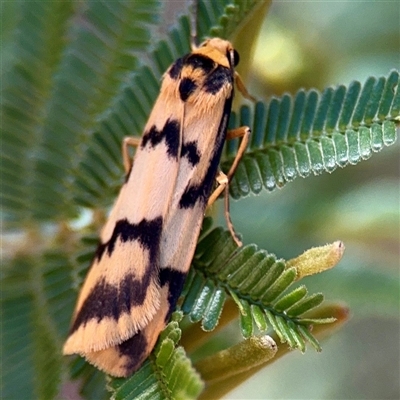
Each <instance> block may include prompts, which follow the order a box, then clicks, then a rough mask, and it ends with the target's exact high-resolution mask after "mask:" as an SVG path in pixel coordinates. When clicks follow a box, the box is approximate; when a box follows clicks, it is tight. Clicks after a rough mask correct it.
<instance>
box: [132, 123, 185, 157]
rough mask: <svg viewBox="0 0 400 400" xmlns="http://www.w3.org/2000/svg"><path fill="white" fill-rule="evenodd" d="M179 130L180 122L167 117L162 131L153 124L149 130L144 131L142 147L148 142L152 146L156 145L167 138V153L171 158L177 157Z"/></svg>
mask: <svg viewBox="0 0 400 400" xmlns="http://www.w3.org/2000/svg"><path fill="white" fill-rule="evenodd" d="M179 131H180V124H179V122H178V121H176V120H171V119H167V122H166V123H165V125H164V127H163V128H162V130H161V131H159V130H158V129H157V128H156V127H155V125H153V126H152V127H151V128H150V130H149V131H147V132H145V133H144V135H143V139H142V143H141V144H140V147H141V148H142V149H143V148H144V147H146V146H147V145H148V144H149V146H150V147H156V146H157V145H158V144H159V143H161V141H162V140H165V143H166V144H167V154H168V155H169V156H170V157H171V158H175V159H177V157H178V153H179Z"/></svg>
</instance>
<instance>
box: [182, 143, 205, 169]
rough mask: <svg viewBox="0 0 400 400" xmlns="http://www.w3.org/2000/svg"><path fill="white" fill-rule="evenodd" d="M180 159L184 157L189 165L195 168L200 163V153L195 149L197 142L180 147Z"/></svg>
mask: <svg viewBox="0 0 400 400" xmlns="http://www.w3.org/2000/svg"><path fill="white" fill-rule="evenodd" d="M181 157H186V158H187V159H188V161H189V162H190V164H192V166H193V167H195V166H196V165H197V164H198V163H199V161H200V152H199V149H198V148H197V142H195V141H192V142H187V143H184V144H183V146H182V151H181Z"/></svg>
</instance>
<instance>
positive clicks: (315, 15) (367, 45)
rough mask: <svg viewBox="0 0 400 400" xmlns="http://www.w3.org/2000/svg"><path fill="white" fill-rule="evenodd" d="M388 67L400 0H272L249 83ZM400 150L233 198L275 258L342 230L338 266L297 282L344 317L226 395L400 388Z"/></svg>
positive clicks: (377, 394) (278, 91)
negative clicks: (317, 342)
mask: <svg viewBox="0 0 400 400" xmlns="http://www.w3.org/2000/svg"><path fill="white" fill-rule="evenodd" d="M392 68H396V69H399V68H400V2H367V1H361V2H354V1H344V2H332V1H326V2H318V1H317V2H303V1H302V2H296V1H289V2H273V3H272V5H271V8H270V10H269V12H268V15H267V17H266V20H265V22H264V25H263V29H262V32H261V35H260V37H259V40H258V44H257V47H256V53H255V59H254V64H253V71H252V73H251V74H250V76H249V78H250V85H249V86H250V91H251V93H252V94H254V95H255V96H260V97H265V96H266V94H267V98H268V96H273V95H276V96H280V95H282V94H283V93H284V92H289V93H292V94H293V93H296V92H297V90H298V89H299V88H306V89H310V88H313V87H314V88H317V89H319V90H323V89H324V88H325V87H327V86H330V85H337V84H345V85H348V84H349V83H350V82H351V81H352V80H359V81H360V82H361V83H363V82H364V81H365V80H366V78H367V77H368V76H370V75H374V76H381V75H383V76H386V75H388V73H389V71H390V70H391V69H392ZM399 155H400V148H399V143H398V142H397V143H396V144H395V145H393V146H392V147H389V148H386V149H384V150H383V151H382V152H381V153H379V154H374V155H373V157H372V158H371V159H370V160H368V161H366V162H362V163H360V164H358V165H356V166H348V167H346V168H345V169H343V170H336V171H335V172H334V173H333V174H332V175H329V174H323V175H321V176H318V177H310V178H307V179H296V180H295V181H294V182H292V183H290V184H288V185H286V186H285V187H284V188H283V189H281V190H277V191H275V192H273V193H266V192H265V191H264V192H262V194H261V195H260V196H251V197H249V198H247V199H243V200H241V201H239V202H238V203H236V204H235V203H233V204H232V205H231V214H232V219H233V222H234V224H235V227H236V229H237V231H239V232H241V233H242V235H243V238H244V242H245V243H251V242H255V243H257V244H258V245H259V246H260V247H262V248H264V249H267V250H268V251H270V252H273V253H275V254H276V255H277V256H278V257H283V258H285V259H289V258H292V257H295V256H296V255H298V254H300V253H302V252H303V251H304V250H305V249H307V248H310V247H313V246H319V245H324V244H326V243H330V242H333V241H335V240H337V239H340V240H342V241H343V242H344V244H345V246H346V251H345V254H344V257H343V259H342V261H341V262H340V264H339V265H338V266H337V267H335V268H334V269H333V270H331V271H328V272H325V273H323V274H321V275H318V276H315V277H310V278H307V279H306V280H305V281H303V282H302V283H304V284H306V285H307V287H308V288H309V289H310V292H313V291H321V292H322V293H324V295H325V298H326V300H327V301H329V300H332V301H333V300H340V301H343V302H345V303H346V304H347V305H348V306H349V307H350V311H351V319H350V321H349V322H348V323H347V324H346V325H345V326H344V327H343V328H342V330H340V331H339V332H337V333H336V334H334V335H333V336H332V337H331V338H330V339H329V340H327V341H325V342H323V343H322V347H323V351H322V353H321V354H317V353H315V352H314V351H313V350H312V349H309V350H308V351H307V352H306V353H305V354H304V355H302V354H300V353H299V352H293V353H291V354H290V355H288V356H286V357H285V358H283V359H282V360H280V361H279V362H277V363H275V364H273V365H272V366H271V367H267V368H266V369H264V370H263V371H261V372H259V373H258V374H257V375H256V376H255V377H254V378H253V380H251V381H248V382H247V383H246V384H244V385H242V386H241V387H240V388H238V389H237V390H235V391H234V392H231V393H230V394H229V395H227V397H226V398H229V399H250V398H251V399H259V398H260V399H261V398H264V399H265V398H268V399H295V398H296V399H297V398H299V394H300V393H301V395H302V397H301V398H304V399H399V398H400V390H399V385H400V384H399V376H400V367H399V362H400V361H399V360H400V345H399V344H400V318H399V314H400V307H399V304H400V302H399V300H400V299H399V281H400V279H399V278H400V275H399V267H400V263H399V239H400V224H399V222H400V221H399V206H400V191H399V189H400V187H399V170H400V168H399V167H400V164H399ZM260 197H261V199H260ZM235 206H236V207H235ZM221 223H223V219H222V218H221ZM265 227H267V230H265ZM282 238H285V240H284V241H282ZM287 243H290V244H291V246H290V247H288V245H287ZM293 244H295V245H293Z"/></svg>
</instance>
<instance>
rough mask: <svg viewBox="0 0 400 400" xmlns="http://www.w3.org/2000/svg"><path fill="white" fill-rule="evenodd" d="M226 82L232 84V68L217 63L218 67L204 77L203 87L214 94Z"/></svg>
mask: <svg viewBox="0 0 400 400" xmlns="http://www.w3.org/2000/svg"><path fill="white" fill-rule="evenodd" d="M226 84H228V85H232V84H233V74H232V70H230V69H229V68H226V67H223V66H222V65H218V67H217V68H215V70H214V71H212V72H211V73H210V74H209V75H208V76H207V77H206V80H205V82H204V85H203V89H204V90H205V91H206V92H207V93H212V94H216V93H218V92H219V91H220V90H221V88H222V87H223V86H224V85H226Z"/></svg>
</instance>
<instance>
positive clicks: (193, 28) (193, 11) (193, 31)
mask: <svg viewBox="0 0 400 400" xmlns="http://www.w3.org/2000/svg"><path fill="white" fill-rule="evenodd" d="M189 11H190V47H191V48H192V51H193V50H195V49H197V47H198V46H197V12H198V2H197V0H193V1H192V2H191V5H190V7H189Z"/></svg>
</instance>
